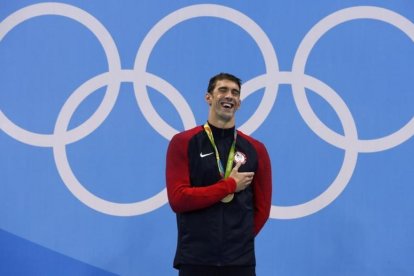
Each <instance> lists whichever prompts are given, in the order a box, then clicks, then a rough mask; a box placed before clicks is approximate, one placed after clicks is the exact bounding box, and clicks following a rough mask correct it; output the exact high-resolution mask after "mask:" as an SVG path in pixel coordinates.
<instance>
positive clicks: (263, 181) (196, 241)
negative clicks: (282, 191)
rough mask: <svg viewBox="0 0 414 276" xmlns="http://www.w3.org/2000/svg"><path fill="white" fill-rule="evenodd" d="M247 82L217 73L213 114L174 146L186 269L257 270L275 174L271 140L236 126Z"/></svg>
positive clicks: (241, 273) (175, 199)
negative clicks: (258, 239)
mask: <svg viewBox="0 0 414 276" xmlns="http://www.w3.org/2000/svg"><path fill="white" fill-rule="evenodd" d="M240 90H241V81H240V79H239V78H237V77H235V76H233V75H231V74H228V73H220V74H218V75H216V76H214V77H212V78H211V79H210V82H209V85H208V89H207V93H206V95H205V100H206V102H207V104H208V105H209V113H208V120H207V122H206V123H205V124H204V125H203V126H197V127H195V128H193V129H190V130H186V131H184V132H181V133H179V134H177V135H175V136H174V137H173V138H172V139H171V141H170V144H169V147H168V151H167V167H166V181H167V191H168V199H169V203H170V205H171V208H172V209H173V211H174V212H175V213H176V214H177V228H178V242H177V250H176V255H175V259H174V267H175V268H177V269H178V270H179V275H180V276H203V275H204V276H208V275H211V276H213V275H214V276H217V275H226V276H231V275H237V276H252V275H256V273H255V270H256V269H255V267H256V260H255V251H254V239H255V237H256V235H257V234H258V233H259V231H260V230H261V229H262V227H263V225H264V224H265V222H266V221H267V219H268V217H269V212H270V206H271V197H272V196H271V193H272V177H271V166H270V159H269V155H268V153H267V151H266V148H265V146H264V145H263V144H262V143H261V142H259V141H257V140H255V139H253V138H251V137H250V136H248V135H246V134H244V133H242V132H240V131H239V130H237V129H236V127H235V114H236V111H237V110H238V109H239V108H240V105H241V100H240Z"/></svg>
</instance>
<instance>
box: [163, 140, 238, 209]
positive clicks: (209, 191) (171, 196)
mask: <svg viewBox="0 0 414 276" xmlns="http://www.w3.org/2000/svg"><path fill="white" fill-rule="evenodd" d="M189 170H190V168H189V161H188V137H185V136H183V135H175V136H174V137H173V138H172V139H171V141H170V144H169V146H168V150H167V164H166V182H167V193H168V200H169V203H170V205H171V208H172V209H173V211H174V212H177V213H181V212H188V211H193V210H197V209H202V208H206V207H209V206H211V205H213V204H215V203H217V202H219V201H220V200H221V199H223V198H224V197H225V196H227V195H228V194H231V193H234V192H235V191H236V188H237V184H236V180H235V179H234V178H233V177H229V178H227V179H224V180H220V181H219V182H217V183H215V184H213V185H210V186H206V187H192V186H191V183H190V176H189Z"/></svg>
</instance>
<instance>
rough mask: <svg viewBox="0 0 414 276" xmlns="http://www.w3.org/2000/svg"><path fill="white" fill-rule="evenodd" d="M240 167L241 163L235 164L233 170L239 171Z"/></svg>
mask: <svg viewBox="0 0 414 276" xmlns="http://www.w3.org/2000/svg"><path fill="white" fill-rule="evenodd" d="M240 166H241V162H237V163H236V166H234V168H233V170H235V171H239V168H240Z"/></svg>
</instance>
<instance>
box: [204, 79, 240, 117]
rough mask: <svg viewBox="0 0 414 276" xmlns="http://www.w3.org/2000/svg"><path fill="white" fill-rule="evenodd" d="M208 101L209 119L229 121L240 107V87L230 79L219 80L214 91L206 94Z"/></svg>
mask: <svg viewBox="0 0 414 276" xmlns="http://www.w3.org/2000/svg"><path fill="white" fill-rule="evenodd" d="M206 101H207V103H208V104H209V105H210V115H209V116H210V118H209V120H213V121H215V120H219V121H224V122H228V121H230V120H232V119H234V114H235V112H236V110H237V109H238V108H239V107H240V103H241V101H240V87H239V86H238V85H237V83H235V82H233V81H230V80H226V79H224V80H218V81H217V82H216V86H215V87H214V90H213V91H212V93H207V94H206Z"/></svg>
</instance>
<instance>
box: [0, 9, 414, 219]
mask: <svg viewBox="0 0 414 276" xmlns="http://www.w3.org/2000/svg"><path fill="white" fill-rule="evenodd" d="M45 15H59V16H64V17H68V18H70V19H73V20H75V21H77V22H79V23H81V24H82V25H84V26H85V27H86V28H88V29H89V30H90V31H91V32H92V33H93V34H94V35H95V36H96V38H97V39H98V40H99V42H100V43H101V45H102V46H103V48H104V52H105V54H106V57H107V61H108V72H106V73H103V74H100V75H98V76H95V77H93V78H91V79H90V80H88V81H86V82H85V83H83V84H82V85H81V86H79V87H78V88H77V89H76V90H75V91H74V92H73V94H71V96H70V97H69V98H68V99H67V100H66V102H65V104H64V105H63V107H62V109H61V111H60V112H59V115H58V118H57V120H56V124H55V128H54V132H53V134H39V133H35V132H31V131H29V130H26V129H23V128H21V127H19V126H17V125H16V124H14V123H13V122H12V121H11V120H10V119H9V118H8V117H7V116H6V115H5V114H4V113H3V112H2V111H1V110H0V125H1V128H2V129H3V130H4V131H5V133H7V134H8V135H9V136H11V137H13V138H14V139H16V140H18V141H20V142H23V143H26V144H29V145H32V146H38V147H51V148H53V153H54V157H55V162H56V166H57V169H58V172H59V174H60V176H61V178H62V180H63V182H64V183H65V185H66V186H67V188H68V189H69V190H70V191H71V193H72V194H73V195H74V196H75V197H76V198H78V199H79V200H80V201H81V202H83V203H84V204H85V205H87V206H89V207H90V208H92V209H95V210H97V211H99V212H102V213H105V214H108V215H114V216H134V215H140V214H144V213H148V212H151V211H153V210H155V209H157V208H159V207H161V206H162V205H164V204H165V203H167V196H166V190H165V188H164V189H163V190H162V191H160V192H159V193H158V194H156V195H155V196H153V197H151V198H148V199H146V200H143V201H138V202H134V203H115V202H111V201H108V200H105V199H102V198H100V197H97V196H96V195H94V194H92V193H91V192H90V191H88V190H87V189H86V188H85V187H84V186H83V185H82V184H81V183H80V182H79V180H78V179H77V178H76V176H75V175H74V173H73V171H72V169H71V167H70V164H69V162H68V159H67V155H66V145H68V144H70V143H73V142H76V141H79V140H80V139H83V138H84V137H86V136H87V135H89V134H90V133H92V132H93V131H94V130H95V129H96V128H98V127H99V126H100V125H101V124H102V123H103V122H104V120H105V119H106V117H107V116H108V115H109V113H110V112H111V110H112V108H113V106H114V104H115V101H116V98H117V96H118V93H119V88H120V84H121V82H131V83H133V85H134V90H135V98H136V101H137V105H138V107H139V109H140V110H141V112H142V113H143V115H144V117H145V119H146V120H147V121H148V123H149V124H150V125H151V126H152V127H153V128H154V129H155V130H156V131H157V132H158V133H159V134H160V135H162V136H163V137H164V138H166V139H167V140H170V139H171V138H172V136H173V135H174V134H176V133H177V132H178V130H176V129H174V128H173V127H172V126H170V125H169V124H168V123H167V122H165V121H164V120H163V119H162V118H161V116H160V115H159V114H158V113H157V111H156V110H155V108H154V106H153V105H152V103H151V101H150V99H149V97H148V92H147V86H150V87H152V88H154V89H156V90H157V91H159V92H161V93H162V94H163V95H164V96H165V97H166V98H167V99H168V100H169V101H170V102H171V103H172V104H173V105H174V107H175V109H176V110H177V112H178V114H179V116H180V118H181V120H182V121H183V125H184V128H185V129H188V128H191V127H194V126H195V125H196V123H195V118H194V115H193V113H192V111H191V108H190V106H189V105H188V103H187V102H186V100H185V99H184V98H183V96H182V94H181V93H180V92H179V91H178V90H177V89H175V87H174V86H172V85H171V84H170V83H168V82H167V81H165V80H163V79H161V78H160V77H158V76H156V75H153V74H150V73H148V72H146V67H147V63H148V60H149V56H150V54H151V51H152V49H153V48H154V47H155V45H156V43H157V42H158V40H159V39H160V38H161V37H162V36H163V35H164V34H165V33H166V32H167V31H168V30H170V29H171V28H173V27H174V26H176V25H177V24H180V23H182V22H184V21H187V20H190V19H193V18H197V17H216V18H220V19H223V20H227V21H230V22H231V23H233V24H236V25H238V26H239V27H241V28H242V29H244V30H245V31H246V32H247V33H248V34H249V35H250V36H251V37H252V38H253V40H254V41H255V42H256V44H257V46H258V47H259V49H260V51H261V53H262V56H263V59H264V63H265V67H266V68H265V69H266V73H265V74H262V75H260V76H257V77H255V78H253V79H251V80H249V81H247V82H246V83H245V84H243V87H242V89H243V95H242V98H243V99H245V98H247V97H248V96H249V95H251V94H253V93H254V92H256V91H259V90H260V89H261V88H265V92H264V95H263V98H262V100H261V102H260V104H259V106H258V108H257V110H256V111H255V112H254V114H253V115H252V116H251V117H250V118H249V119H248V120H247V121H246V122H245V123H244V124H243V125H241V126H240V127H239V129H240V130H242V131H244V132H245V133H247V134H252V133H253V132H254V131H256V130H257V129H258V128H259V127H260V126H261V124H262V123H263V122H264V121H265V120H266V118H267V116H268V115H269V113H270V111H271V110H272V108H273V105H274V103H275V100H276V96H277V91H278V87H279V85H280V84H290V85H291V86H292V92H293V96H294V100H295V103H296V105H297V107H298V110H299V113H300V115H301V117H302V118H303V120H304V121H305V123H306V124H307V125H308V126H309V128H310V129H311V130H312V131H313V132H314V133H315V134H316V135H318V136H319V137H320V138H321V139H323V140H324V141H326V142H328V143H329V144H331V145H333V146H335V147H337V148H341V149H343V150H344V151H345V154H344V160H343V164H342V167H341V169H340V171H339V173H338V175H337V177H336V178H335V179H334V181H333V182H332V183H331V184H330V186H329V187H328V188H327V189H326V190H325V191H323V192H322V193H321V194H320V195H319V196H317V197H316V198H314V199H312V200H309V201H308V202H305V203H302V204H298V205H294V206H275V205H273V206H272V209H271V214H270V217H271V218H278V219H292V218H300V217H304V216H307V215H310V214H313V213H316V212H318V211H319V210H321V209H323V208H324V207H326V206H328V205H329V204H330V203H331V202H332V201H334V200H335V199H336V198H337V197H338V196H339V195H340V194H341V192H342V191H343V190H344V189H345V187H346V185H347V184H348V182H349V180H350V178H351V176H352V174H353V171H354V169H355V166H356V163H357V159H358V153H359V152H378V151H383V150H387V149H390V148H392V147H395V146H397V145H400V144H401V143H403V142H405V141H407V140H408V139H410V138H411V137H412V136H413V135H414V116H413V118H412V119H411V120H410V121H409V122H408V123H406V124H405V125H404V126H403V127H401V128H400V129H399V130H398V131H396V132H394V133H392V134H390V135H388V136H386V137H381V138H377V139H371V140H360V139H358V133H357V129H356V126H355V121H354V119H353V117H352V114H351V112H350V111H349V109H348V107H347V105H346V103H345V102H344V101H343V100H342V98H341V97H340V96H339V95H338V94H337V93H336V92H335V91H334V90H333V89H332V88H331V87H329V86H328V85H327V84H325V83H324V82H322V81H321V80H318V79H316V78H314V77H312V76H309V75H307V74H306V73H305V67H306V61H307V59H308V56H309V54H310V52H311V50H312V48H313V46H314V45H315V44H316V43H317V41H318V40H319V39H320V38H321V37H322V36H323V35H324V34H325V33H326V32H328V31H329V30H331V29H332V28H334V27H336V26H337V25H339V24H341V23H345V22H347V21H351V20H356V19H373V20H380V21H384V22H386V23H389V24H391V25H393V26H395V27H397V28H398V29H400V30H401V31H403V32H404V33H405V34H407V35H408V36H409V37H410V38H411V40H413V41H414V25H413V23H412V22H411V21H409V20H408V19H406V18H405V17H403V16H401V15H399V14H397V13H395V12H393V11H390V10H387V9H383V8H378V7H363V6H361V7H351V8H347V9H343V10H340V11H337V12H335V13H332V14H331V15H329V16H327V17H325V18H324V19H322V20H321V21H319V22H318V23H317V24H316V25H315V26H314V27H313V28H312V29H311V30H310V31H309V32H308V33H307V34H306V36H305V37H304V39H303V40H302V42H301V44H300V46H299V48H298V50H297V52H296V55H295V58H294V61H293V66H292V72H281V71H279V66H278V60H277V56H276V53H275V50H274V49H273V46H272V43H271V41H270V40H269V38H268V37H267V35H266V33H265V32H264V31H263V30H262V29H261V28H260V26H259V25H257V24H256V22H254V21H253V20H252V19H251V18H249V17H248V16H246V15H245V14H243V13H241V12H239V11H237V10H235V9H232V8H229V7H225V6H221V5H213V4H203V5H193V6H188V7H184V8H182V9H179V10H176V11H174V12H172V13H170V14H169V15H167V16H166V17H164V18H163V19H161V20H160V21H159V22H158V23H157V24H156V25H155V26H154V27H153V28H152V29H151V30H150V31H149V33H148V34H147V35H146V37H145V38H144V40H143V41H142V44H141V46H140V48H139V49H138V52H137V54H136V58H135V64H134V69H133V70H128V69H122V68H121V63H120V58H119V53H118V50H117V47H116V45H115V43H114V41H113V39H112V37H111V35H110V34H109V32H108V31H107V30H106V28H105V27H104V26H103V25H102V24H101V23H100V22H99V21H98V20H97V19H96V18H95V17H93V16H92V15H90V14H89V13H87V12H85V11H84V10H81V9H79V8H77V7H74V6H71V5H67V4H62V3H42V4H35V5H32V6H28V7H25V8H23V9H21V10H18V11H16V12H14V13H13V14H11V15H10V16H8V17H7V18H6V19H5V20H3V21H2V22H1V24H0V41H1V40H2V39H3V38H4V37H5V36H6V35H7V33H8V32H9V31H11V30H12V29H13V28H14V27H15V26H17V25H18V24H20V23H22V22H24V21H26V20H29V19H31V18H33V17H36V16H45ZM104 86H107V90H106V93H105V96H104V98H103V100H102V102H101V103H100V105H99V107H98V108H97V110H96V111H95V112H94V114H93V115H92V116H91V117H90V118H88V119H87V120H86V121H85V122H84V123H83V124H81V125H79V126H78V127H76V128H74V129H70V130H68V125H69V122H70V119H71V117H72V115H73V114H74V112H75V111H76V109H77V108H78V106H79V105H80V104H81V103H82V102H83V100H85V99H86V98H87V97H88V96H89V95H90V94H92V93H93V92H95V91H96V90H97V89H99V88H102V87H104ZM305 88H308V89H311V90H312V91H314V92H315V93H317V94H318V95H319V96H321V97H322V98H324V99H325V100H326V101H327V102H328V103H329V104H330V105H331V106H332V107H333V109H334V110H335V112H336V113H337V115H338V117H339V119H340V122H341V124H342V127H343V130H344V135H340V134H338V133H336V132H334V131H333V130H331V129H330V128H328V127H327V126H326V125H325V124H324V123H323V122H322V121H321V120H319V118H318V117H317V116H316V114H315V113H314V112H313V109H312V107H311V106H310V104H309V102H308V100H307V97H306V92H305Z"/></svg>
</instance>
